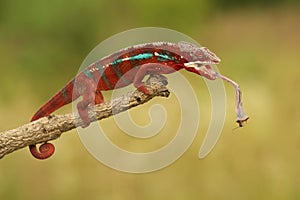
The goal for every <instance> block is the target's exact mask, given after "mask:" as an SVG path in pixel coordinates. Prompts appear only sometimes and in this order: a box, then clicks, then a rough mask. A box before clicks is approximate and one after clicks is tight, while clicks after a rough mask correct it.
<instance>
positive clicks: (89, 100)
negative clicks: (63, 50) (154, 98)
mask: <svg viewBox="0 0 300 200" xmlns="http://www.w3.org/2000/svg"><path fill="white" fill-rule="evenodd" d="M219 62H220V59H219V58H218V57H217V56H216V55H215V54H213V53H212V52H210V51H209V50H208V49H207V48H205V47H197V46H195V45H193V44H190V43H187V42H179V43H178V44H175V43H166V42H155V43H148V44H140V45H135V46H132V47H128V48H126V49H122V50H120V51H117V52H116V53H113V54H111V55H109V56H107V57H104V58H102V59H100V60H99V61H96V62H95V63H92V64H91V65H90V66H88V67H87V68H86V69H85V70H83V71H82V72H80V73H79V74H78V75H77V76H76V77H75V78H74V79H73V80H71V81H70V82H69V83H68V84H67V85H66V86H65V87H64V88H63V89H61V90H60V91H59V92H58V93H57V94H56V95H55V96H54V97H52V98H51V99H50V100H49V101H48V102H47V103H45V104H44V105H43V106H42V107H41V108H40V109H39V110H38V111H37V112H36V113H35V115H34V116H33V117H32V119H31V121H34V120H37V119H39V118H41V117H44V116H47V115H49V114H51V113H52V112H54V111H55V110H57V109H59V108H60V107H62V106H64V105H66V104H68V103H71V102H72V101H74V100H75V99H77V98H79V97H82V100H81V101H80V102H79V103H78V104H77V109H78V113H79V115H80V117H81V119H82V120H83V121H84V123H85V125H84V126H83V127H86V126H88V125H89V123H90V119H89V117H88V112H87V108H88V106H89V105H93V104H99V103H102V102H103V101H104V99H103V96H102V94H101V91H103V90H113V89H116V88H121V87H125V86H127V85H129V84H132V83H133V85H134V86H135V87H136V88H138V89H139V90H140V91H141V92H143V93H145V94H148V93H149V91H148V90H147V88H146V87H145V85H144V84H143V82H142V80H143V78H144V77H145V76H146V75H147V74H169V73H173V72H175V71H178V70H180V69H183V68H184V69H186V70H188V71H191V72H193V73H196V74H199V75H201V76H204V77H206V78H209V79H215V78H216V76H215V75H214V74H210V71H207V70H210V69H211V68H210V67H209V65H210V64H217V63H219ZM188 63H190V64H188ZM30 151H31V153H32V154H33V156H34V157H36V158H38V159H45V158H48V157H50V156H51V155H52V154H53V153H54V146H53V145H52V144H50V143H45V144H43V145H42V146H41V147H40V152H39V151H38V150H37V148H36V146H35V145H31V146H30Z"/></svg>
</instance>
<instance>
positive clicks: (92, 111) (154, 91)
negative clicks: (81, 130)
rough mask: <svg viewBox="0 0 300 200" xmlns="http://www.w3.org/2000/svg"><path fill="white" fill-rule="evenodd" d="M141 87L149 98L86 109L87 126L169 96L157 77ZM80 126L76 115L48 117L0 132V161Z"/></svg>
mask: <svg viewBox="0 0 300 200" xmlns="http://www.w3.org/2000/svg"><path fill="white" fill-rule="evenodd" d="M145 85H146V86H147V88H148V89H149V91H150V92H151V94H150V95H145V94H144V93H142V92H140V91H138V90H135V91H132V92H128V93H127V94H124V95H122V96H120V97H117V98H114V99H112V100H110V101H107V102H104V103H102V104H99V105H95V106H92V107H90V108H89V117H90V119H91V122H94V121H97V120H101V119H104V118H108V117H110V116H113V115H116V114H118V113H121V112H124V111H126V110H128V109H130V108H132V107H135V106H138V105H141V104H144V103H146V102H148V101H149V100H150V99H152V98H153V97H155V96H161V97H168V96H169V94H170V92H169V91H168V89H167V88H166V87H165V86H166V85H167V80H166V78H165V77H164V76H161V75H152V76H150V77H149V79H148V80H147V81H146V83H145ZM82 124H83V122H82V121H81V119H80V118H79V116H78V115H75V114H64V115H49V116H47V117H43V118H41V119H39V120H36V121H34V122H31V123H28V124H25V125H23V126H20V127H18V128H16V129H13V130H9V131H4V132H0V158H3V157H4V156H5V155H7V154H9V153H11V152H13V151H16V150H18V149H21V148H23V147H27V146H29V145H33V144H37V143H44V142H47V141H49V140H55V139H57V138H59V137H60V136H61V134H62V133H64V132H67V131H69V130H72V129H74V128H76V127H79V126H81V125H82Z"/></svg>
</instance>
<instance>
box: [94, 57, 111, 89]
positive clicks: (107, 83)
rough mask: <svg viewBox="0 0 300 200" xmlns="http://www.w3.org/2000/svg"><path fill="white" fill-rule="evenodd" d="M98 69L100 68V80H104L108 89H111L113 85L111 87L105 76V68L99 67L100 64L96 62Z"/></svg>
mask: <svg viewBox="0 0 300 200" xmlns="http://www.w3.org/2000/svg"><path fill="white" fill-rule="evenodd" d="M96 67H97V68H98V71H99V74H100V79H101V78H102V79H103V81H104V82H105V85H106V86H107V87H108V88H111V85H110V83H109V81H108V80H107V77H106V75H105V74H104V68H103V66H102V65H99V63H97V62H96Z"/></svg>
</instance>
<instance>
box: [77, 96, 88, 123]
mask: <svg viewBox="0 0 300 200" xmlns="http://www.w3.org/2000/svg"><path fill="white" fill-rule="evenodd" d="M82 105H83V104H82V102H79V103H78V104H77V110H78V114H79V117H80V119H81V120H82V122H83V124H82V125H81V127H82V128H86V127H88V126H89V125H90V123H91V120H90V117H89V113H88V110H87V107H86V108H83V106H82Z"/></svg>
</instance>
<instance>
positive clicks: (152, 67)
mask: <svg viewBox="0 0 300 200" xmlns="http://www.w3.org/2000/svg"><path fill="white" fill-rule="evenodd" d="M175 71H176V70H175V69H173V68H171V67H169V66H167V65H163V64H158V63H147V64H144V65H142V66H140V68H139V70H138V71H137V73H136V75H135V77H134V80H133V85H134V87H136V88H137V89H138V90H139V91H141V92H143V93H144V94H150V91H149V90H148V89H147V87H146V86H145V84H144V83H143V79H144V77H145V76H146V75H148V74H170V73H173V72H175Z"/></svg>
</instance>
